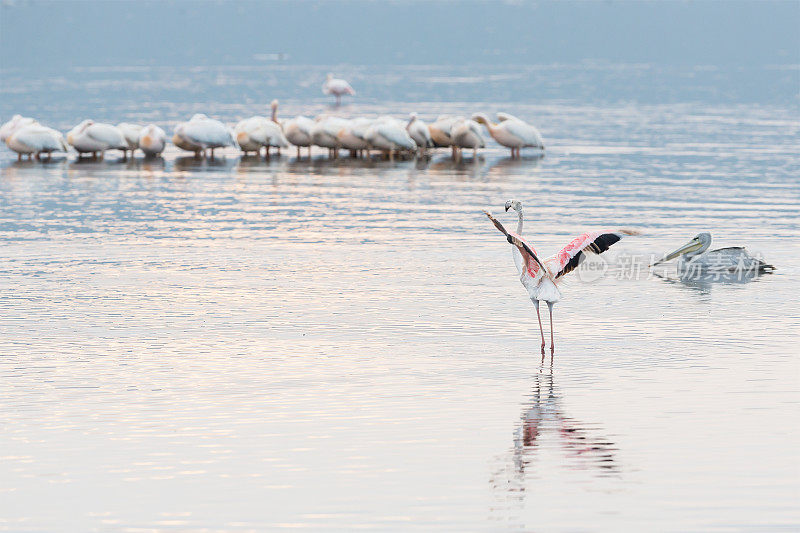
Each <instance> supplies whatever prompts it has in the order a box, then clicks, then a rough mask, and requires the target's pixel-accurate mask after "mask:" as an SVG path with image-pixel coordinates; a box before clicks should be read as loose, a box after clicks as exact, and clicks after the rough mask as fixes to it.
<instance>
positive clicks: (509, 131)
mask: <svg viewBox="0 0 800 533" xmlns="http://www.w3.org/2000/svg"><path fill="white" fill-rule="evenodd" d="M498 115H499V116H504V117H505V120H503V121H502V122H500V123H499V124H495V123H493V122H492V121H490V120H489V118H488V117H487V116H486V115H484V114H483V113H475V114H474V115H472V120H474V121H475V122H478V123H480V124H483V125H484V126H486V129H487V130H488V131H489V135H491V136H492V137H493V138H494V140H495V141H497V142H498V143H499V144H501V145H503V146H505V147H506V148H510V149H511V157H519V156H520V149H522V148H528V147H530V148H539V149H541V150H544V143H543V142H542V136H541V135H540V134H539V130H537V129H536V128H535V127H533V126H532V125H530V124H528V123H527V122H523V121H522V120H520V119H518V118H516V117H513V116H512V115H508V114H507V113H498Z"/></svg>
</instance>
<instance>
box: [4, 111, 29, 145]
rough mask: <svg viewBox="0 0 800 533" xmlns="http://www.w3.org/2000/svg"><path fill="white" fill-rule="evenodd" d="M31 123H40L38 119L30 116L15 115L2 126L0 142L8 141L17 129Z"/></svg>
mask: <svg viewBox="0 0 800 533" xmlns="http://www.w3.org/2000/svg"><path fill="white" fill-rule="evenodd" d="M31 124H38V122H37V121H36V119H33V118H30V117H23V116H22V115H14V116H13V117H11V120H9V121H8V122H6V123H5V124H3V125H2V126H0V142H6V140H7V139H8V138H9V137H11V135H12V134H13V133H14V132H15V131H17V130H18V129H20V128H24V127H25V126H30V125H31Z"/></svg>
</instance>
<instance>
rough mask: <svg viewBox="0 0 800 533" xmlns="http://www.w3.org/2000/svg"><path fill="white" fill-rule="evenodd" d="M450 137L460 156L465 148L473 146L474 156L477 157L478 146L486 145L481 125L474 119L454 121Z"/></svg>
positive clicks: (483, 146)
mask: <svg viewBox="0 0 800 533" xmlns="http://www.w3.org/2000/svg"><path fill="white" fill-rule="evenodd" d="M450 138H451V139H452V142H453V146H454V147H455V148H456V151H457V152H458V155H459V157H460V156H461V149H463V148H472V156H473V157H475V156H476V155H478V148H485V147H486V141H484V140H483V136H482V135H481V127H480V126H479V125H478V123H477V122H475V121H474V120H472V119H459V120H457V121H456V122H454V123H453V127H452V129H451V130H450Z"/></svg>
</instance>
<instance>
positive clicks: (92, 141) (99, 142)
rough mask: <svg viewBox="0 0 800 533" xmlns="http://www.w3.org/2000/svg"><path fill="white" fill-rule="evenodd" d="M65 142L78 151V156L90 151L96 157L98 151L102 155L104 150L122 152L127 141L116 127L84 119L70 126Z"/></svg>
mask: <svg viewBox="0 0 800 533" xmlns="http://www.w3.org/2000/svg"><path fill="white" fill-rule="evenodd" d="M67 142H68V143H69V144H70V145H72V147H73V148H75V150H77V151H78V157H79V158H80V157H81V155H82V154H85V153H91V154H92V157H93V158H95V159H96V158H97V154H98V152H99V153H100V157H102V156H103V155H104V153H105V151H106V150H122V152H123V153H124V152H125V150H127V149H128V142H127V141H126V140H125V136H124V135H123V134H122V132H121V131H120V129H119V128H118V127H116V126H114V125H112V124H105V123H102V122H94V121H93V120H84V121H83V122H81V123H80V124H78V125H77V126H75V127H74V128H72V129H71V130H70V131H69V133H67Z"/></svg>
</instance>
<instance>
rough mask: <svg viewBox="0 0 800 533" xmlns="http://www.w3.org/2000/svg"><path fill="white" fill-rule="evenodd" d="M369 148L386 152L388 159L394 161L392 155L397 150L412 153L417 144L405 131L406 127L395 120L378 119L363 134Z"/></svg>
mask: <svg viewBox="0 0 800 533" xmlns="http://www.w3.org/2000/svg"><path fill="white" fill-rule="evenodd" d="M365 138H366V139H367V142H369V145H370V148H376V149H378V150H383V151H384V152H388V154H389V159H390V160H392V161H394V153H395V151H399V150H408V151H414V150H416V149H417V143H415V142H414V139H412V138H411V136H410V135H409V134H408V131H406V126H405V124H403V123H402V122H400V121H399V120H397V119H396V118H392V117H380V118H378V119H377V120H376V121H375V122H373V123H372V126H370V127H369V128H368V129H367V132H366V134H365Z"/></svg>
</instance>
